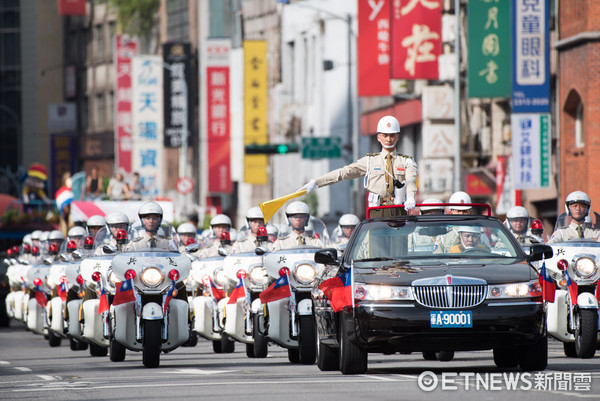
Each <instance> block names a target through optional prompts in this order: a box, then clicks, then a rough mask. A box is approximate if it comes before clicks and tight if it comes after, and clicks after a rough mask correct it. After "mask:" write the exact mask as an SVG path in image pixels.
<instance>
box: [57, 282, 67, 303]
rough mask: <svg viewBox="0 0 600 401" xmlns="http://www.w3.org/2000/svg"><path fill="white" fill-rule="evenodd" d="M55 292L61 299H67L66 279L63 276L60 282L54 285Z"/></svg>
mask: <svg viewBox="0 0 600 401" xmlns="http://www.w3.org/2000/svg"><path fill="white" fill-rule="evenodd" d="M56 292H57V293H58V296H59V298H60V299H61V300H63V301H66V300H67V280H66V279H65V278H62V279H61V280H60V284H59V285H58V287H56Z"/></svg>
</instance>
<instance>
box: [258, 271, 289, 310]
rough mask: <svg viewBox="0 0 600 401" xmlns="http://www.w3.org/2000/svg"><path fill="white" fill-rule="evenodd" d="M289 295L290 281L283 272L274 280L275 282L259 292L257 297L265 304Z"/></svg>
mask: <svg viewBox="0 0 600 401" xmlns="http://www.w3.org/2000/svg"><path fill="white" fill-rule="evenodd" d="M291 295H292V289H291V287H290V281H289V280H288V276H287V274H285V275H283V276H281V277H279V278H278V279H277V280H275V282H274V283H273V284H271V285H270V286H269V287H268V288H267V289H266V290H264V291H263V292H261V293H260V295H259V296H258V297H259V298H260V302H262V303H263V304H266V303H267V302H274V301H278V300H280V299H283V298H287V297H290V296H291Z"/></svg>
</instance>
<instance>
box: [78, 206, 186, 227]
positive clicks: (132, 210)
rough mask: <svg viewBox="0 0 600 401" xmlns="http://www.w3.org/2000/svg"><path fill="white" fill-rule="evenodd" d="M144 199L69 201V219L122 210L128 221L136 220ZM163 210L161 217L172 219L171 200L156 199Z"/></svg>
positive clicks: (173, 212) (84, 218)
mask: <svg viewBox="0 0 600 401" xmlns="http://www.w3.org/2000/svg"><path fill="white" fill-rule="evenodd" d="M144 203H146V202H145V201H124V202H116V201H93V202H90V201H73V202H71V221H87V219H88V218H90V217H91V216H93V215H96V214H98V215H100V216H106V215H107V214H109V213H111V212H123V213H125V214H126V215H127V217H129V221H130V222H133V221H136V220H138V218H139V217H138V214H137V212H138V210H139V208H140V206H142V205H143V204H144ZM156 203H158V204H159V205H160V207H162V210H163V219H164V220H168V221H170V222H172V221H173V218H174V216H175V211H174V207H173V202H170V201H157V202H156Z"/></svg>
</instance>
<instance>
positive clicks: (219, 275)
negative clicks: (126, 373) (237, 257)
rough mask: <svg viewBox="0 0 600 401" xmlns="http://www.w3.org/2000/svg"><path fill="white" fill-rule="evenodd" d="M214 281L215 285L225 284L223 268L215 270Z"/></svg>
mask: <svg viewBox="0 0 600 401" xmlns="http://www.w3.org/2000/svg"><path fill="white" fill-rule="evenodd" d="M214 274H215V283H216V284H217V285H223V284H225V272H224V271H223V269H219V270H215V273H214Z"/></svg>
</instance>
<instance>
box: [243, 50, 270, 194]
mask: <svg viewBox="0 0 600 401" xmlns="http://www.w3.org/2000/svg"><path fill="white" fill-rule="evenodd" d="M267 84H268V83H267V42H265V41H262V40H246V41H244V145H249V144H252V143H256V144H265V143H268V142H269V138H268V134H267ZM267 167H268V156H267V155H245V156H244V182H246V183H248V184H255V185H266V184H267V183H268V176H267Z"/></svg>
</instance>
